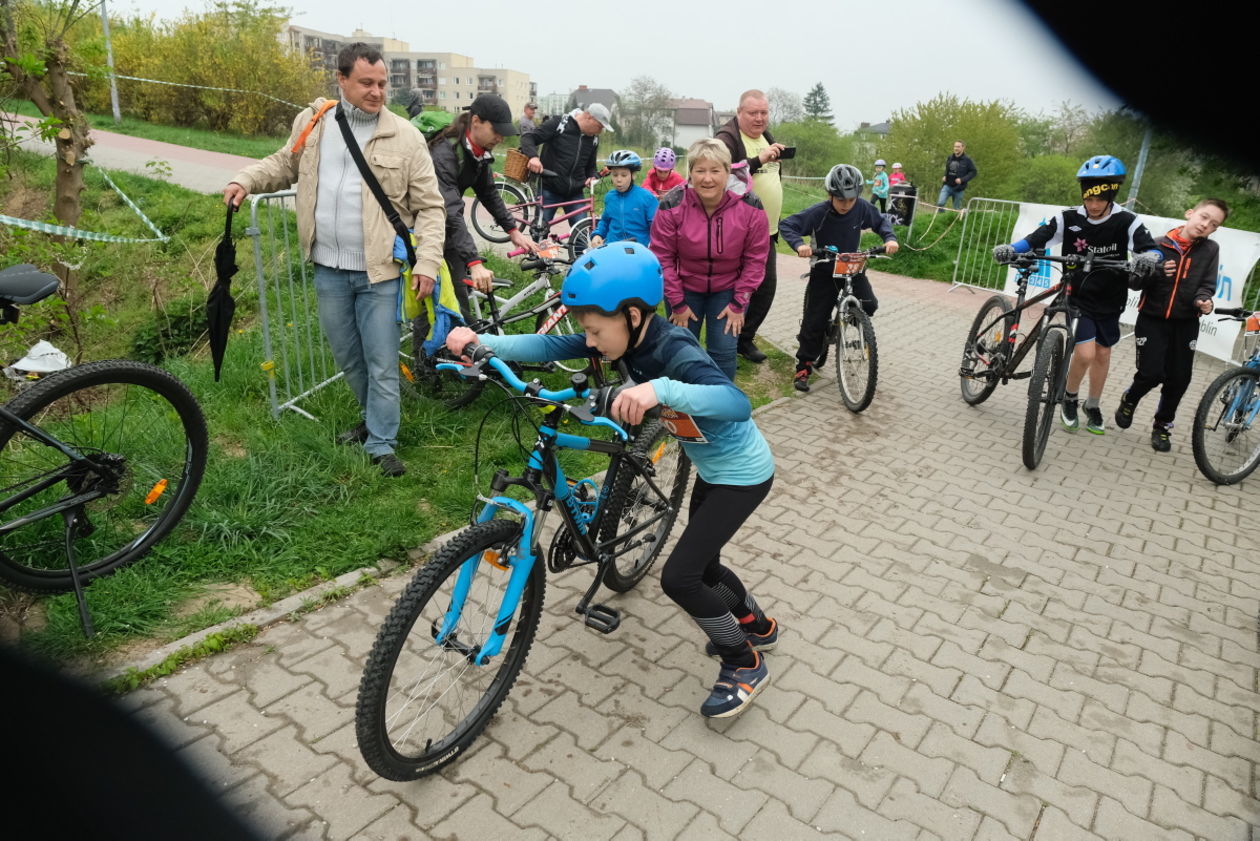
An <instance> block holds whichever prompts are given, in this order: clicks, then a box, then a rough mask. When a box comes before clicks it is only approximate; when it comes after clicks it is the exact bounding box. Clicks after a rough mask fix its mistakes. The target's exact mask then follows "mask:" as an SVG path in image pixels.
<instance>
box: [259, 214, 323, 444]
mask: <svg viewBox="0 0 1260 841" xmlns="http://www.w3.org/2000/svg"><path fill="white" fill-rule="evenodd" d="M296 195H297V193H296V192H295V191H293V190H284V191H282V192H279V193H263V194H260V195H256V196H251V197H250V210H249V227H248V228H247V229H246V231H245V232H246V233H247V234H249V236H250V238H251V239H253V244H254V269H255V271H256V273H257V275H258V317H259V319H260V321H261V322H262V340H263V362H262V368H263V370H264V371H266V372H267V388H268V394H269V398H270V402H271V414H272V415H273V416H274V417H277V418H278V417H279V416H280V413H281V412H283V411H284V410H285V409H291V410H292V411H294V412H297V413H298V414H300V415H302V416H304V417H307V418H311V419H312V420H314V416H313V415H312V414H311V413H310V412H308V411H306V410H305V409H303V408H301V407H300V406H298V405H297V404H298V403H299V401H301V400H302V399H303V398H304V397H307V396H308V395H310V394H313V393H314V392H316V391H318V390H319V389H321V388H323V387H324V386H326V385H328V384H329V383H331V382H333V381H335V380H336V379H338V378H339V377H341V376H342V374H341V371H340V370H339V369H338V368H337V364H336V363H335V362H334V361H333V357H332V351H331V350H329V348H328V343H327V342H326V341H325V340H324V334H323V331H322V330H320V327H319V314H318V311H317V309H316V304H315V285H314V283H313V282H312V278H311V269H310V266H309V265H308V264H307V263H306V261H304V260H303V259H302V249H301V244H300V243H299V242H298V235H297V216H296V212H295V211H296V206H295V201H294V197H295V196H296Z"/></svg>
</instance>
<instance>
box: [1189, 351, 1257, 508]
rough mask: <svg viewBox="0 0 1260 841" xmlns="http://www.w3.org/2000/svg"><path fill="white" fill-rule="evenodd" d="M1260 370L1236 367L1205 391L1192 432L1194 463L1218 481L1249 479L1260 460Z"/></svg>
mask: <svg viewBox="0 0 1260 841" xmlns="http://www.w3.org/2000/svg"><path fill="white" fill-rule="evenodd" d="M1257 414H1260V371H1257V370H1256V369H1255V368H1234V369H1232V370H1229V371H1226V372H1224V373H1223V374H1221V375H1220V376H1219V377H1217V378H1216V379H1215V380H1213V381H1212V383H1211V384H1210V385H1209V386H1208V387H1207V390H1206V391H1204V392H1203V398H1202V399H1201V400H1199V408H1198V411H1196V412H1195V413H1194V429H1193V431H1192V432H1191V435H1190V441H1191V445H1192V447H1193V449H1194V463H1195V464H1197V465H1198V466H1199V470H1201V471H1202V472H1203V475H1204V476H1206V477H1208V478H1209V479H1211V480H1212V481H1213V482H1215V483H1216V484H1218V485H1232V484H1234V483H1236V482H1241V481H1242V480H1243V479H1246V478H1247V477H1248V476H1249V475H1251V472H1252V471H1253V470H1255V469H1256V465H1257V464H1260V433H1257V431H1256V429H1255V423H1256V416H1257Z"/></svg>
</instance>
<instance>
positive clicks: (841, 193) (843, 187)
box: [824, 164, 865, 199]
mask: <svg viewBox="0 0 1260 841" xmlns="http://www.w3.org/2000/svg"><path fill="white" fill-rule="evenodd" d="M864 183H865V182H863V181H862V171H861V170H859V169H858V168H857V167H855V166H853V165H852V164H836V165H835V166H833V167H832V168H831V172H828V173H827V180H826V182H825V184H824V186H825V187H826V188H827V192H828V193H829V194H830V195H833V196H835V197H836V198H838V199H856V198H857V197H858V196H860V195H862V185H863V184H864Z"/></svg>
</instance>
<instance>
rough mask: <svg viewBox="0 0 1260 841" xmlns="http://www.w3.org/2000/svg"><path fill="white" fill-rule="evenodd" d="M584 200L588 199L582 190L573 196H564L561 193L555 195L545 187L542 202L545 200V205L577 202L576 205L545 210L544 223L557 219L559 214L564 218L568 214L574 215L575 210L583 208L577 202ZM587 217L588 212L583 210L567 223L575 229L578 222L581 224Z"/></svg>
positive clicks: (567, 220)
mask: <svg viewBox="0 0 1260 841" xmlns="http://www.w3.org/2000/svg"><path fill="white" fill-rule="evenodd" d="M584 198H586V196H585V195H584V194H583V193H582V191H581V190H578V191H577V193H576V194H574V195H571V196H562V195H560V194H559V193H553V192H551V191H550V190H548V189H547V188H546V187H544V188H543V189H542V200H543V204H544V205H548V204H559V203H560V202H575V203H574V204H566V205H565V206H564V207H549V208H545V209H544V210H543V215H542V218H543V221H544V222H550V221H551V220H552V219H553V218H555V216H556V215H557V214H559V215H560V216H564V215H565V214H566V213H573V212H574V211H575V210H577V209H578V208H580V207H582V205H580V204H576V202H578V201H580V200H582V199H584ZM586 216H587V213H586V210H585V209H583V210H582V211H581V212H580V213H578V214H577V215H576V216H571V217H569V218H568V219H566V220H565V221H566V222H568V223H569V227H573V226H574V225H576V224H577V223H578V222H581V221H582V220H583V219H585V218H586Z"/></svg>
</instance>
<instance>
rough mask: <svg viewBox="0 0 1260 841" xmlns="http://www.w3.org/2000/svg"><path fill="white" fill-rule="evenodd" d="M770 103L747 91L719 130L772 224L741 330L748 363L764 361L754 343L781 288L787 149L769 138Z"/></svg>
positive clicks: (742, 352)
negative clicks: (762, 271) (762, 273)
mask: <svg viewBox="0 0 1260 841" xmlns="http://www.w3.org/2000/svg"><path fill="white" fill-rule="evenodd" d="M769 125H770V102H769V100H767V99H766V95H765V94H764V93H762V92H761V91H759V90H747V91H744V92H743V93H742V94H740V96H739V108H738V110H736V112H735V116H734V117H732V118H731V119H730V120H728V121H727V122H726V124H725V125H723V126H722V127H721V128H720V129H718V131H717V135H716V137H717V139H718V140H720V141H722V142H723V143H725V144H726V148H727V149H729V150H730V151H731V162H732V163H739V162H740V161H747V163H748V171H749V172H750V173H751V174H752V178H753V183H752V189H753V192H754V193H756V194H757V198H759V199H761V203H762V205H764V206H765V208H766V216H767V217H768V218H769V221H770V253H769V255H768V256H767V257H766V277H765V279H764V280H763V281H762V282H761V285H760V286H758V287H757V290H756V291H755V292H753V294H752V297H751V298H750V299H749V300H748V309H747V310H746V311H745V313H744V326H743V327H742V328H741V329H740V331H739V344H738V345H737V346H736V348H737V350H738V352H739V355H740V356H742V357H744V358H745V359H747V360H748V361H749V362H757V363H760V362H765V361H766V355H765V354H764V353H763V352H762V351H761V349H760V348H758V347H757V345H755V344H754V343H753V339H754V338H755V337H756V336H757V330H758V328H760V327H761V324H762V322H763V321H765V320H766V316H767V315H769V313H770V305H771V304H772V303H774V290H775V287H776V286H778V271H777V260H778V256H777V255H776V254H775V251H774V247H775V245H776V244H777V243H778V241H779V213H780V211H781V210H782V209H783V182H782V179H781V178H780V177H779V156H780V155H782V154H783V150H784V149H786V148H787V147H786V146H784V145H783V144H782V143H776V142H775V141H774V138H773V137H772V136H771V135H770V131H769Z"/></svg>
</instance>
